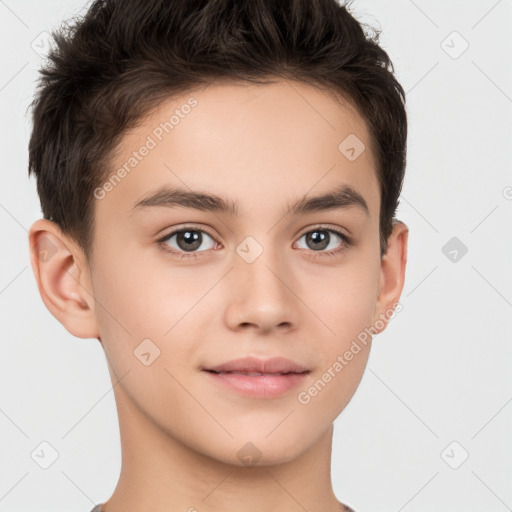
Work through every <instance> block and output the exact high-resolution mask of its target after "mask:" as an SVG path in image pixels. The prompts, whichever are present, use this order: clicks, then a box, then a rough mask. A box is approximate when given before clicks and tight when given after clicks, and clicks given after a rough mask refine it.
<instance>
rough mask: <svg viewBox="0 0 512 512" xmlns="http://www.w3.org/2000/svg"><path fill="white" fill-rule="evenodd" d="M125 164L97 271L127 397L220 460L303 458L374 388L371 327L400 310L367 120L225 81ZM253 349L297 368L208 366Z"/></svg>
mask: <svg viewBox="0 0 512 512" xmlns="http://www.w3.org/2000/svg"><path fill="white" fill-rule="evenodd" d="M347 137H348V138H347ZM144 148H146V149H144ZM121 169H124V172H123V171H122V170H121ZM112 171H113V174H115V175H116V176H117V177H114V178H112V177H111V180H110V181H109V182H108V183H105V184H104V186H103V187H101V189H97V190H96V192H95V195H96V198H97V200H96V201H95V233H94V252H93V256H92V259H91V261H90V265H91V266H90V278H91V284H92V288H93V290H94V297H95V304H96V305H95V311H94V316H95V322H96V325H97V328H98V332H99V335H100V336H101V340H102V343H103V347H104V349H105V352H106V355H107V358H108V361H109V365H110V368H111V372H114V373H115V375H116V376H117V378H121V377H123V376H124V378H122V380H121V381H120V382H119V384H118V386H120V388H119V392H118V394H119V395H121V394H122V395H123V397H124V398H123V399H124V400H130V401H131V402H132V403H133V404H134V405H135V406H136V407H137V409H138V410H139V411H141V413H142V414H143V415H145V416H146V417H147V418H148V419H149V420H151V422H152V423H153V424H154V425H156V426H157V427H158V428H159V429H161V431H162V432H164V433H165V434H166V435H168V436H170V437H171V438H173V439H175V440H177V441H178V442H180V443H182V444H183V445H184V446H187V447H189V448H191V449H193V450H195V451H197V452H199V453H202V454H204V455H207V456H209V457H213V458H215V459H217V460H221V461H225V462H228V463H231V464H238V465H240V464H242V463H247V461H250V458H249V459H248V458H247V457H246V455H247V454H248V455H249V456H250V457H251V456H252V458H253V459H256V458H262V459H263V460H264V461H266V462H267V463H277V462H285V461H289V460H292V459H293V458H295V457H297V456H299V455H300V454H301V453H303V452H305V451H306V450H307V449H308V448H309V447H310V446H311V445H312V444H313V443H314V442H315V441H317V440H318V439H319V438H320V437H321V436H322V435H323V434H324V433H325V432H326V431H327V430H328V429H329V428H330V427H331V424H332V422H333V420H334V419H335V418H336V417H337V416H338V415H339V414H340V412H341V411H342V410H343V409H344V408H345V406H346V405H347V403H348V402H349V400H350V399H351V397H352V396H353V394H354V392H355V390H356V388H357V386H358V384H359V382H360V379H361V377H362V374H363V371H364V368H365V365H366V362H367V358H368V355H369V350H370V339H369V336H368V335H367V334H366V336H365V335H364V333H365V329H367V331H366V333H367V332H368V328H371V327H372V326H374V325H375V323H376V321H377V320H379V318H381V319H382V315H383V314H390V311H389V304H386V303H385V301H380V300H379V292H380V288H381V285H382V268H381V259H380V247H379V207H380V193H379V186H378V181H377V175H376V171H375V162H374V160H373V157H372V154H371V151H370V138H369V134H368V130H367V128H366V126H365V124H364V122H363V121H362V119H361V118H360V116H359V115H358V114H357V112H356V111H355V109H354V108H353V107H351V106H350V105H349V104H348V103H346V102H344V101H342V100H341V99H339V100H337V99H336V98H335V97H334V96H332V95H330V94H327V93H325V92H321V91H320V90H318V89H315V88H313V87H311V86H309V85H305V84H299V83H289V82H288V83H287V82H277V83H274V84H268V85H241V84H215V85H210V86H208V87H206V88H203V89H196V90H194V91H191V92H189V93H187V94H183V95H182V96H180V97H173V98H172V99H169V100H168V101H166V102H165V103H162V104H161V105H160V106H159V107H158V108H157V109H156V110H155V111H153V112H152V114H151V115H150V116H148V117H146V118H144V120H143V122H141V123H140V125H139V126H138V127H137V128H136V129H135V130H133V131H131V132H129V133H128V134H127V135H126V136H125V137H124V139H123V141H122V144H121V145H120V146H119V148H118V151H117V152H116V155H115V159H114V161H113V165H112ZM198 194H200V196H198ZM327 194H329V195H330V197H324V199H323V200H320V199H318V200H316V201H315V200H312V198H315V197H317V196H325V195H327ZM207 196H215V197H214V198H208V197H207ZM100 305H101V306H100ZM386 310H388V311H386ZM379 315H380V316H379ZM381 322H382V321H381ZM363 340H364V341H363ZM246 357H252V358H255V359H256V360H257V361H258V360H259V361H260V362H262V361H263V362H264V361H265V360H267V359H270V358H275V357H280V358H286V359H288V360H290V361H291V364H292V367H287V368H284V367H282V366H280V365H279V364H278V363H279V362H278V363H276V366H272V363H268V365H267V366H263V367H261V368H260V373H265V375H247V374H246V373H247V372H248V371H249V370H251V369H252V370H254V368H252V367H249V366H250V365H249V366H245V367H241V366H240V365H238V366H237V365H236V364H235V366H234V370H232V371H236V370H237V369H238V370H239V371H240V372H241V373H245V375H240V374H239V375H237V374H235V373H223V374H216V373H214V372H212V371H208V370H211V369H212V368H215V367H218V366H219V365H222V364H224V363H227V362H229V361H232V360H234V359H239V358H246ZM257 361H256V362H257ZM290 368H292V370H293V371H294V373H295V375H288V376H287V375H283V373H284V370H287V371H289V370H290ZM261 370H265V371H261ZM299 370H300V372H299ZM276 372H277V373H276ZM271 373H272V375H270V374H271ZM117 398H118V397H116V399H117Z"/></svg>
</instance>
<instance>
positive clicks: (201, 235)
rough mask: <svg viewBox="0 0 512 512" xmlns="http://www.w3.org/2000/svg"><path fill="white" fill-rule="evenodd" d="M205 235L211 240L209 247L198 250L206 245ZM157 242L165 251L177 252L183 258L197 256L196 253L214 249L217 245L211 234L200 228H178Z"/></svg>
mask: <svg viewBox="0 0 512 512" xmlns="http://www.w3.org/2000/svg"><path fill="white" fill-rule="evenodd" d="M205 236H206V240H208V239H209V240H210V241H211V242H209V244H207V247H205V248H204V249H203V250H200V251H198V250H197V249H199V247H201V245H203V246H204V241H205ZM157 243H158V245H159V247H161V248H162V250H163V251H166V252H170V253H173V254H177V255H179V256H180V257H181V258H190V257H192V258H195V257H197V256H196V254H195V253H197V252H204V251H205V250H208V249H212V248H214V247H215V245H216V242H215V240H214V239H213V237H212V236H211V235H209V234H208V233H207V232H206V231H204V230H202V229H198V228H181V229H177V230H175V231H172V232H171V233H169V234H168V235H165V236H164V237H163V238H160V239H159V240H158V241H157ZM187 253H190V254H187Z"/></svg>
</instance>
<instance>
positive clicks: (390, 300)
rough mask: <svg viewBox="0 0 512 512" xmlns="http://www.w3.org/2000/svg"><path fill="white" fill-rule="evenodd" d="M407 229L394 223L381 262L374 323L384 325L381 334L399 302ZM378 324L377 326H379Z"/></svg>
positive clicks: (405, 256) (402, 282) (405, 263)
mask: <svg viewBox="0 0 512 512" xmlns="http://www.w3.org/2000/svg"><path fill="white" fill-rule="evenodd" d="M408 237H409V228H408V227H407V226H406V225H405V224H404V223H403V222H402V221H398V220H397V221H395V223H394V227H393V231H392V232H391V235H390V236H389V238H388V249H387V251H386V253H385V254H384V256H383V257H382V260H381V271H380V289H379V297H378V299H377V306H376V315H375V322H377V320H380V322H379V324H380V325H381V324H382V323H384V327H383V328H382V329H379V332H382V331H383V330H384V329H385V328H386V327H387V324H388V322H389V319H390V317H391V315H392V313H393V311H394V310H395V308H396V305H397V304H398V303H399V301H400V296H401V294H402V290H403V287H404V281H405V268H406V265H407V242H408ZM379 324H378V325H379Z"/></svg>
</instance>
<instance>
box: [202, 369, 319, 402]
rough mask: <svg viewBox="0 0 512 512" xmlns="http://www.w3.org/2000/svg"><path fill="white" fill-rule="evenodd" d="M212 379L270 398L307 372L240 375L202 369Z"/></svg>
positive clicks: (285, 390) (242, 391) (284, 390)
mask: <svg viewBox="0 0 512 512" xmlns="http://www.w3.org/2000/svg"><path fill="white" fill-rule="evenodd" d="M203 373H206V374H207V375H209V376H210V377H211V378H212V379H213V380H215V381H217V382H219V383H221V384H224V385H226V386H228V387H229V388H231V389H233V390H235V391H237V392H239V393H241V394H243V395H247V396H253V397H259V398H271V397H275V396H279V395H282V394H284V393H286V392H287V391H290V390H291V389H293V388H295V387H297V386H299V385H300V384H302V383H303V382H304V379H305V378H306V377H307V375H309V373H307V372H306V373H289V374H283V375H254V376H250V375H241V374H238V373H223V374H220V373H214V372H208V371H206V370H204V372H203Z"/></svg>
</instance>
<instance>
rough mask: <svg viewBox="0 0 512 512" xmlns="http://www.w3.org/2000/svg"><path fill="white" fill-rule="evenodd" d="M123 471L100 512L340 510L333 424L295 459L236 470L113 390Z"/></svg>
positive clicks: (282, 511) (121, 392)
mask: <svg viewBox="0 0 512 512" xmlns="http://www.w3.org/2000/svg"><path fill="white" fill-rule="evenodd" d="M114 390H115V392H116V404H117V410H118V416H119V425H120V434H121V447H122V468H121V475H120V478H119V481H118V484H117V486H116V488H115V490H114V493H113V494H112V496H111V498H110V499H109V500H108V502H106V503H105V505H104V507H103V509H102V510H103V511H104V512H149V511H151V512H178V511H180V512H182V511H184V510H186V511H188V512H196V511H198V510H208V511H209V512H235V510H236V511H237V512H238V511H239V510H240V504H243V510H244V511H245V512H261V510H265V511H268V512H274V511H275V512H277V511H279V512H296V511H297V510H300V509H302V510H309V511H311V512H313V511H322V512H340V510H341V511H343V510H345V509H344V507H343V506H342V505H341V504H340V502H339V501H338V500H337V499H336V496H335V495H334V492H333V490H332V484H331V474H330V466H331V449H332V434H333V426H332V424H331V426H330V428H329V429H328V430H327V431H325V432H324V433H323V434H322V435H321V436H320V438H319V439H318V440H317V441H316V442H315V443H314V444H313V445H312V446H311V447H310V448H309V449H308V450H307V451H305V452H304V453H302V454H301V455H300V456H299V457H297V458H295V459H293V460H290V461H286V462H283V463H279V464H272V465H265V464H260V465H257V466H252V467H248V466H238V465H233V464H229V463H225V462H223V461H219V460H217V459H214V458H212V457H209V456H207V455H205V454H203V453H201V452H199V451H197V450H194V449H193V447H190V446H187V445H186V443H184V442H183V441H182V440H178V439H176V438H175V437H173V436H172V433H170V432H166V431H164V430H162V429H161V428H159V426H157V425H156V424H155V423H153V422H151V421H150V420H149V419H148V418H147V417H146V416H145V415H144V414H143V413H142V411H140V410H139V409H138V408H137V407H136V406H135V405H134V404H133V402H132V401H131V400H130V398H129V397H128V396H127V395H126V394H125V393H124V391H123V389H122V387H121V386H116V387H115V388H114Z"/></svg>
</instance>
